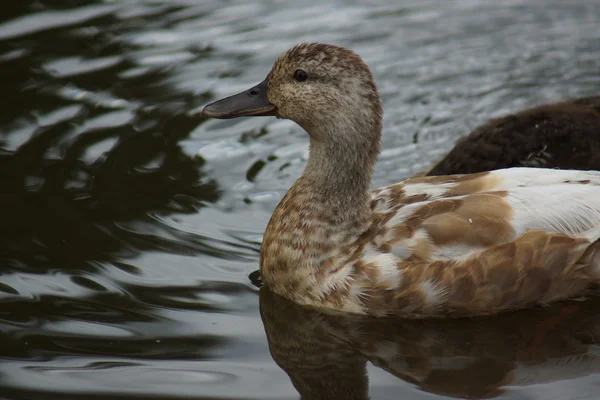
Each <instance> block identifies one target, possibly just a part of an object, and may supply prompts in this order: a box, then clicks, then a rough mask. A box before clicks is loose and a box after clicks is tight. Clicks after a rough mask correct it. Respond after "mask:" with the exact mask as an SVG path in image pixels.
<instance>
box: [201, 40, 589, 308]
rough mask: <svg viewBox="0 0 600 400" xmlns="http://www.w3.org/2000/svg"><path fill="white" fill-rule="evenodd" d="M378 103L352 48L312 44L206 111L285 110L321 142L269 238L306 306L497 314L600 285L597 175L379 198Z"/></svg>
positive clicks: (499, 180) (457, 181)
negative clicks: (375, 178) (374, 184)
mask: <svg viewBox="0 0 600 400" xmlns="http://www.w3.org/2000/svg"><path fill="white" fill-rule="evenodd" d="M381 110H382V108H381V102H380V99H379V95H378V93H377V89H376V87H375V84H374V82H373V76H372V74H371V72H370V70H369V68H368V67H367V66H366V65H365V64H364V63H363V62H362V60H361V59H360V57H359V56H358V55H356V54H355V53H353V52H352V51H350V50H347V49H344V48H341V47H336V46H331V45H323V44H301V45H298V46H296V47H294V48H292V49H291V50H289V51H287V52H286V53H284V54H283V55H282V56H281V57H280V58H279V59H278V60H277V61H276V62H275V64H274V65H273V68H272V70H271V72H270V73H269V74H268V77H267V79H266V80H265V81H264V82H262V83H261V84H259V85H257V86H255V87H254V88H252V89H250V90H248V91H247V92H243V93H240V94H238V95H234V96H231V97H229V98H227V99H223V100H220V101H217V102H215V103H212V104H210V105H208V106H206V107H205V109H204V113H205V115H208V116H213V117H217V118H235V117H239V116H245V115H253V116H256V115H276V116H277V117H279V118H288V119H291V120H293V121H295V122H297V123H298V124H299V125H300V126H302V127H303V128H304V129H305V130H306V131H307V132H308V134H309V135H310V157H309V160H308V163H307V165H306V168H305V170H304V173H303V175H302V176H301V177H300V178H299V179H298V180H297V181H296V183H295V184H294V185H293V186H292V188H291V189H290V190H289V191H288V193H287V194H286V195H285V196H284V198H283V199H282V201H281V202H280V204H279V205H278V206H277V208H276V209H275V211H274V212H273V216H272V217H271V220H270V222H269V225H268V226H267V229H266V231H265V234H264V238H263V243H262V248H261V256H260V269H261V275H262V278H263V281H264V282H265V283H266V284H267V285H268V286H269V287H270V288H271V289H272V290H273V291H274V292H276V293H278V294H280V295H283V296H285V297H287V298H289V299H291V300H293V301H295V302H297V303H300V304H306V305H312V306H316V307H324V308H329V309H334V310H338V311H343V312H352V313H359V314H364V313H367V314H371V315H376V316H384V315H397V316H403V317H441V316H465V315H486V314H495V313H499V312H503V311H507V310H514V309H519V308H524V307H530V306H534V305H538V304H548V303H551V302H554V301H557V300H562V299H566V298H569V297H572V296H579V295H582V294H584V293H586V290H587V289H588V287H589V286H590V285H592V284H597V283H598V281H599V279H600V252H598V251H597V250H598V248H600V243H599V242H597V241H598V239H599V238H600V172H593V171H561V170H549V169H539V168H511V169H503V170H498V171H494V172H484V173H478V174H472V175H450V176H442V177H420V178H412V179H407V180H405V181H403V182H401V183H398V184H395V185H391V186H387V187H384V188H380V189H377V190H375V191H370V184H371V174H372V170H373V167H374V165H375V162H376V159H377V155H378V153H379V147H380V145H379V142H380V136H381V126H382V124H381V119H382V114H381Z"/></svg>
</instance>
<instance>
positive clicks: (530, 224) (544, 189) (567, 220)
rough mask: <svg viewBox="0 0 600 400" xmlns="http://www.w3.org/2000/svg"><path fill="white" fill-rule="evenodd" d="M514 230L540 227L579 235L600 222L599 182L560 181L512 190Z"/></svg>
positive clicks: (510, 194) (570, 234)
mask: <svg viewBox="0 0 600 400" xmlns="http://www.w3.org/2000/svg"><path fill="white" fill-rule="evenodd" d="M507 201H508V202H509V204H510V205H511V207H512V208H513V210H514V217H513V224H514V227H515V230H516V232H517V234H519V235H520V234H522V233H524V232H525V231H526V230H533V229H539V230H543V231H546V232H554V233H562V234H565V235H569V236H581V235H582V234H585V233H586V232H587V231H590V230H592V229H594V228H595V227H598V226H599V225H600V186H591V185H589V184H562V185H557V184H555V185H548V186H538V187H523V188H517V189H514V190H511V191H510V193H509V194H508V196H507Z"/></svg>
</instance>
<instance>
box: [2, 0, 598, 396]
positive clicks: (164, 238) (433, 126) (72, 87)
mask: <svg viewBox="0 0 600 400" xmlns="http://www.w3.org/2000/svg"><path fill="white" fill-rule="evenodd" d="M5 3H6V4H3V5H2V8H1V11H2V12H1V14H0V15H1V16H2V17H1V18H2V19H1V20H0V21H1V22H0V79H1V82H2V83H1V88H2V90H1V91H0V109H1V112H0V176H1V181H0V183H1V188H2V189H1V191H0V214H1V216H2V219H1V223H2V225H1V226H2V228H1V229H0V235H1V236H0V268H1V270H0V274H1V276H0V338H1V340H0V391H1V392H0V396H1V397H2V398H5V399H50V398H64V399H71V398H72V399H75V398H81V397H83V396H85V397H86V398H88V399H107V398H110V399H117V398H118V399H133V398H193V399H215V398H222V399H297V398H299V397H300V394H299V393H301V394H302V396H303V397H304V398H306V399H317V398H319V399H321V398H322V399H336V398H339V399H366V398H368V397H369V396H370V398H372V399H389V398H405V399H426V398H427V399H431V398H442V397H458V398H462V397H470V398H483V397H485V398H490V397H499V398H509V399H537V398H540V399H542V398H543V399H592V398H597V394H598V391H599V390H600V379H599V375H598V372H599V371H600V359H599V358H598V357H599V356H600V347H598V344H597V342H598V341H599V340H600V336H599V335H600V314H599V315H596V313H595V310H598V309H599V308H598V306H600V303H598V302H597V301H587V302H577V303H571V304H565V305H558V306H556V307H551V308H548V309H544V310H535V311H531V312H523V313H517V314H511V315H507V316H502V317H499V318H490V319H485V320H476V321H458V320H457V321H449V322H443V323H442V322H432V321H429V322H410V323H409V322H406V321H403V322H402V321H400V322H399V321H372V320H365V319H360V318H355V317H348V318H333V317H331V316H325V315H321V314H319V313H315V312H313V311H310V310H303V309H300V308H298V307H296V306H294V305H293V304H290V303H288V302H286V301H285V300H283V299H280V298H277V296H273V295H272V294H270V293H268V292H266V291H263V290H261V291H259V289H258V288H257V287H256V286H255V285H254V284H253V283H252V280H251V278H250V277H251V276H254V275H253V272H254V271H256V270H257V269H258V252H259V248H260V241H261V236H262V232H263V230H264V228H265V226H266V224H267V222H268V219H269V217H270V214H271V212H272V210H273V209H274V207H275V206H276V204H277V202H278V201H279V199H280V198H281V197H282V195H283V194H284V193H285V191H286V189H287V188H288V187H289V186H290V185H291V184H292V182H293V181H294V180H295V179H296V178H297V177H298V176H299V175H300V173H301V172H302V168H303V166H304V163H305V162H306V157H307V150H308V142H307V137H306V134H305V133H304V132H303V131H302V130H301V129H300V128H299V127H298V126H296V125H294V124H293V123H291V122H289V121H282V120H277V119H274V118H255V119H250V118H245V119H239V120H229V121H220V120H206V119H204V118H203V117H202V116H201V115H200V111H201V109H202V107H203V105H204V104H206V103H207V102H208V101H210V100H213V99H216V98H219V97H222V96H226V95H229V94H232V93H236V92H238V91H240V90H242V89H245V88H247V87H250V85H252V84H254V83H257V82H259V81H261V80H262V79H263V78H264V77H265V75H266V74H267V72H268V70H269V68H270V66H271V64H272V62H273V61H274V59H275V58H276V57H277V56H278V55H279V54H280V53H281V52H282V51H284V50H285V49H287V48H288V47H291V46H292V45H294V44H295V43H298V42H302V41H321V42H329V43H335V44H339V45H343V46H348V47H351V48H353V49H354V50H355V51H357V52H358V53H359V54H360V55H361V56H362V57H363V59H364V60H365V61H366V62H367V64H368V65H370V67H371V68H372V70H373V73H374V75H375V78H376V81H377V84H378V86H379V89H380V91H381V94H382V97H383V101H384V107H385V120H384V139H383V142H384V146H383V148H384V151H383V153H382V155H381V157H380V159H379V162H378V164H377V166H376V172H375V177H374V182H373V183H374V186H381V185H384V184H390V183H393V182H396V181H398V180H400V179H402V178H405V177H409V176H412V175H415V174H418V173H420V172H422V171H424V170H426V169H427V168H429V167H430V166H431V165H432V163H433V162H434V161H435V160H437V159H439V158H440V157H441V156H442V155H443V154H444V153H445V152H447V151H448V150H449V149H450V148H451V147H452V146H453V143H454V142H455V141H456V139H457V138H458V137H459V136H460V135H463V134H465V133H467V132H469V131H470V130H471V129H473V128H474V127H476V126H477V125H479V124H481V123H483V122H484V121H486V120H487V119H489V118H491V117H496V116H500V115H504V114H506V113H508V112H512V111H517V110H520V109H522V108H524V107H526V106H530V105H534V104H540V103H544V102H551V101H558V100H563V99H567V98H572V97H579V96H587V95H597V94H598V93H599V92H600V74H599V71H600V3H598V2H597V1H596V0H589V1H584V0H569V1H561V0H507V1H494V2H482V1H478V0H461V1H447V0H418V1H417V0H407V1H403V2H397V1H393V0H371V1H350V0H345V1H344V0H337V1H331V2H323V1H313V0H305V1H302V2H287V1H281V0H263V1H256V2H248V1H234V0H227V1H225V0H201V1H197V0H194V1H192V0H170V1H166V0H162V1H159V0H156V1H152V0H138V1H116V0H115V1H108V0H106V1H98V0H77V1H76V0H38V1H22V2H18V1H13V2H5ZM292 3H293V4H292ZM367 376H368V378H367Z"/></svg>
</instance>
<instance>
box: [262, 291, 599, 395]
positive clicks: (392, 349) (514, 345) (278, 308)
mask: <svg viewBox="0 0 600 400" xmlns="http://www.w3.org/2000/svg"><path fill="white" fill-rule="evenodd" d="M599 306H600V299H593V300H591V301H588V302H569V303H564V304H557V305H555V306H552V307H546V308H538V309H533V310H522V311H519V312H515V313H511V314H502V315H497V316H493V317H484V318H477V319H471V318H465V319H458V320H456V319H453V320H401V321H399V320H398V319H390V318H373V317H368V316H358V315H352V314H349V315H331V314H328V313H323V312H321V311H319V310H316V309H314V308H310V307H302V306H298V305H296V304H294V303H292V302H290V301H289V300H287V299H285V298H283V297H281V296H278V295H276V294H274V293H272V292H271V291H270V290H268V288H267V287H263V288H262V289H261V291H260V313H261V317H262V320H263V324H264V327H265V332H266V335H267V340H268V343H269V349H270V352H271V355H272V357H273V359H274V360H275V362H276V363H277V365H279V366H280V367H281V368H282V369H283V370H284V371H285V372H286V373H287V374H288V375H289V376H290V379H291V380H292V382H293V384H294V387H295V388H296V390H298V392H299V393H300V395H301V398H302V399H303V400H317V399H323V400H325V399H327V400H347V399H353V400H367V399H369V382H368V381H369V379H368V375H367V369H366V365H367V362H371V363H372V364H373V365H375V366H376V367H378V368H381V369H383V370H385V371H387V372H389V373H390V374H392V375H395V376H396V377H398V378H400V379H402V380H404V381H406V382H409V383H411V384H413V385H414V386H415V387H417V388H418V389H420V390H423V391H426V392H431V393H434V394H437V395H441V396H451V397H457V398H469V399H475V398H477V399H481V398H492V397H497V396H500V395H501V394H502V393H503V392H504V391H505V390H506V387H511V388H512V389H513V390H514V388H515V387H519V386H529V385H536V384H546V383H550V382H554V381H560V380H566V379H576V378H578V377H583V376H586V375H590V374H598V373H599V372H600V357H598V354H597V350H596V347H597V345H598V344H600V343H599V338H600V315H599V314H598V312H597V310H598V307H599ZM562 394H565V393H562Z"/></svg>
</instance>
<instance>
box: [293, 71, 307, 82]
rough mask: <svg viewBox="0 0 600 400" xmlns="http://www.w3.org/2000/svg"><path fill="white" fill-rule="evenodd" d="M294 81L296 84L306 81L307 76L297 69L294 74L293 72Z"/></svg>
mask: <svg viewBox="0 0 600 400" xmlns="http://www.w3.org/2000/svg"><path fill="white" fill-rule="evenodd" d="M294 79H295V80H297V81H298V82H304V81H305V80H307V79H308V74H307V73H306V72H304V71H302V70H301V69H297V70H296V72H294Z"/></svg>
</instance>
